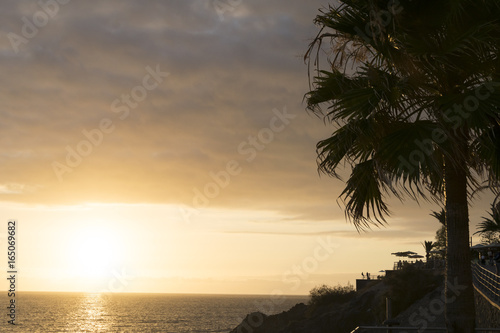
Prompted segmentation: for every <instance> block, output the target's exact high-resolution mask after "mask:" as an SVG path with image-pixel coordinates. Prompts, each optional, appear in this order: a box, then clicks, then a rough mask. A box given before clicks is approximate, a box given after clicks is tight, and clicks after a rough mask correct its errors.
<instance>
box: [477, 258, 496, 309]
mask: <svg viewBox="0 0 500 333" xmlns="http://www.w3.org/2000/svg"><path fill="white" fill-rule="evenodd" d="M472 277H473V280H474V286H475V287H476V289H478V291H480V292H481V294H483V296H484V297H486V298H488V300H489V301H490V303H492V304H494V305H496V307H497V308H499V309H500V276H498V275H496V274H495V273H493V272H491V271H490V270H489V269H487V268H485V267H483V266H481V265H478V264H477V263H473V264H472Z"/></svg>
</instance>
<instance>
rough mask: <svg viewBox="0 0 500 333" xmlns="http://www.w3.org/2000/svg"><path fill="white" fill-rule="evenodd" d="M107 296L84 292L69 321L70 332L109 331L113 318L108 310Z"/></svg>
mask: <svg viewBox="0 0 500 333" xmlns="http://www.w3.org/2000/svg"><path fill="white" fill-rule="evenodd" d="M107 303H108V302H107V300H106V296H105V295H103V294H99V293H88V294H83V295H82V296H81V299H80V304H79V305H78V307H77V308H76V310H75V311H74V312H73V313H71V314H70V316H69V318H68V321H67V325H66V327H67V331H68V332H108V331H110V329H111V327H112V324H113V322H112V321H113V320H112V317H111V316H110V314H109V313H108V311H107V306H108V304H107Z"/></svg>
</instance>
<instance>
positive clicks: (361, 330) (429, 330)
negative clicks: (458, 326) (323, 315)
mask: <svg viewBox="0 0 500 333" xmlns="http://www.w3.org/2000/svg"><path fill="white" fill-rule="evenodd" d="M418 330H421V331H422V328H419V327H382V326H359V327H356V328H355V329H354V331H352V332H351V333H368V332H379V331H382V332H392V331H395V332H399V331H402V332H404V331H418ZM423 331H425V333H433V332H434V331H437V332H446V328H444V327H426V328H425V330H423ZM474 332H500V328H476V329H475V330H474Z"/></svg>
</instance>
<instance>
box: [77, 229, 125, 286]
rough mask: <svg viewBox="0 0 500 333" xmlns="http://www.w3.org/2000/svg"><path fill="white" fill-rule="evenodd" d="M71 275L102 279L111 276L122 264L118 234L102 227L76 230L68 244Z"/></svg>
mask: <svg viewBox="0 0 500 333" xmlns="http://www.w3.org/2000/svg"><path fill="white" fill-rule="evenodd" d="M70 248H71V249H70V251H68V255H69V257H68V260H69V262H70V265H69V266H70V267H71V273H72V274H71V275H73V276H76V277H79V278H87V279H102V278H107V277H111V276H112V272H113V269H116V268H117V267H119V266H120V265H121V264H122V262H123V259H124V258H123V257H124V246H123V242H122V239H120V236H119V234H118V233H117V232H116V231H113V230H112V229H111V228H109V227H106V226H103V225H98V226H96V225H92V226H86V227H80V228H77V230H76V232H75V234H74V235H73V237H72V239H71V242H70Z"/></svg>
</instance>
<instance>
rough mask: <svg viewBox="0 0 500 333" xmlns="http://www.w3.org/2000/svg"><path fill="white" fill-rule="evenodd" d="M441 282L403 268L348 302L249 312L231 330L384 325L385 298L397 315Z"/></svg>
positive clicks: (319, 332)
mask: <svg viewBox="0 0 500 333" xmlns="http://www.w3.org/2000/svg"><path fill="white" fill-rule="evenodd" d="M442 281H443V279H442V276H440V275H435V274H433V273H431V272H424V271H415V270H403V271H401V272H395V274H393V275H392V276H390V277H387V278H384V279H383V280H382V281H374V283H373V284H372V285H369V286H367V287H366V288H365V289H363V290H360V291H358V292H357V293H356V294H355V295H354V296H353V297H352V298H351V299H350V300H348V301H346V302H342V303H326V304H322V305H311V304H309V305H306V304H303V303H301V304H297V305H295V306H294V307H293V308H291V309H290V310H288V311H285V312H282V313H280V314H276V315H270V316H266V315H265V314H262V313H257V312H256V313H252V314H249V315H247V317H246V318H245V319H244V320H243V322H242V323H241V324H240V325H238V326H237V327H236V328H234V329H233V330H232V331H231V332H230V333H326V332H328V333H331V332H338V333H349V332H351V331H352V330H353V329H354V328H355V327H357V326H360V325H382V323H383V322H384V320H385V299H386V297H391V298H392V299H393V314H394V315H395V316H396V315H397V314H399V313H401V312H402V311H404V310H405V309H408V308H409V307H410V306H411V305H412V304H413V303H415V302H416V301H417V300H419V299H421V298H422V297H424V296H425V295H426V294H428V293H429V292H434V293H436V291H435V289H436V288H437V287H439V286H440V285H442V283H443V282H442ZM408 286H411V288H408ZM427 302H428V300H427ZM396 319H399V320H402V319H401V318H399V317H397V318H396Z"/></svg>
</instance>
